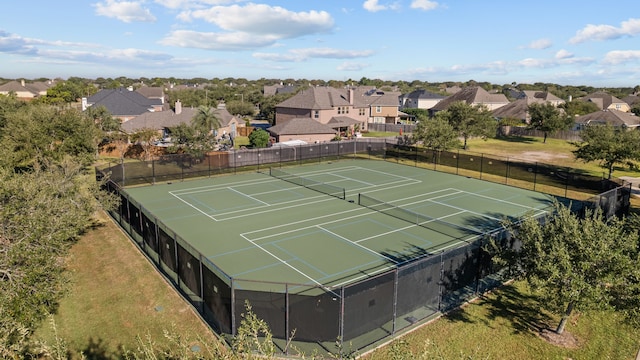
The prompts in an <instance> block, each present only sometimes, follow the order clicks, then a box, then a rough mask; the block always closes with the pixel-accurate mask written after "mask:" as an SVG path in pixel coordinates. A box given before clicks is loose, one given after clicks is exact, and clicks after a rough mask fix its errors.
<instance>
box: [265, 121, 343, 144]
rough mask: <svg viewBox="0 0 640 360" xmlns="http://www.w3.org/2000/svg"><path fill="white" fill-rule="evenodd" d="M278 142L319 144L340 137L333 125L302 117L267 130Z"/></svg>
mask: <svg viewBox="0 0 640 360" xmlns="http://www.w3.org/2000/svg"><path fill="white" fill-rule="evenodd" d="M267 131H268V132H269V133H270V134H271V136H273V137H274V138H275V140H276V142H278V143H280V142H287V141H295V140H297V141H304V142H306V143H317V142H327V141H331V140H332V139H334V138H335V137H336V136H337V135H338V130H336V129H334V128H332V125H326V124H322V123H320V122H318V121H317V120H315V119H312V118H308V117H302V118H293V119H290V120H289V121H285V122H283V123H280V124H277V125H274V126H272V127H270V128H268V129H267Z"/></svg>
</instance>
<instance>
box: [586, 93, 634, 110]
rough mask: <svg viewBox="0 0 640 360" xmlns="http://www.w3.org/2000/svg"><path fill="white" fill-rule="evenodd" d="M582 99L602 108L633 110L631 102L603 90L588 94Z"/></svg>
mask: <svg viewBox="0 0 640 360" xmlns="http://www.w3.org/2000/svg"><path fill="white" fill-rule="evenodd" d="M581 100H582V101H589V102H592V103H594V104H596V105H597V106H598V108H599V109H600V110H618V111H624V112H629V111H631V106H629V104H627V103H626V102H624V101H622V100H620V99H618V98H617V97H615V96H613V95H609V94H607V93H606V92H603V91H597V92H594V93H591V94H589V95H587V96H583V97H582V98H581Z"/></svg>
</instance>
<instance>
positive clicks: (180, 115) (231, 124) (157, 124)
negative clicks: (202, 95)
mask: <svg viewBox="0 0 640 360" xmlns="http://www.w3.org/2000/svg"><path fill="white" fill-rule="evenodd" d="M196 113H197V109H195V108H183V107H182V103H181V102H180V100H178V101H176V103H175V110H167V111H158V112H146V113H144V114H142V115H139V116H136V117H135V118H133V119H131V120H129V121H127V122H124V123H123V124H122V130H123V131H124V132H126V133H128V134H132V133H135V132H136V131H140V130H143V129H153V130H157V131H158V136H159V137H162V138H165V137H168V136H170V134H169V131H168V129H169V128H171V127H175V126H178V125H180V124H191V119H193V117H194V116H195V115H196ZM214 113H215V114H216V116H217V117H218V119H219V120H220V127H219V128H218V137H220V136H222V135H223V134H225V135H226V134H229V135H231V136H232V137H235V136H237V132H238V128H239V127H244V126H245V123H244V121H241V120H238V119H237V118H236V117H235V116H233V115H231V114H230V113H229V112H228V111H227V110H226V109H225V108H224V106H220V107H219V108H218V109H216V110H215V111H214Z"/></svg>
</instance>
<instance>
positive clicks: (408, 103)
mask: <svg viewBox="0 0 640 360" xmlns="http://www.w3.org/2000/svg"><path fill="white" fill-rule="evenodd" d="M445 97H446V96H443V95H439V94H436V93H433V92H431V91H428V90H424V89H418V90H414V91H412V92H410V93H408V94H406V95H401V96H400V108H401V109H406V108H408V109H431V108H432V107H434V106H435V105H436V104H437V103H439V102H440V101H442V100H443V99H444V98H445Z"/></svg>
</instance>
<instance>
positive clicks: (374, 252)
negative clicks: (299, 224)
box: [316, 225, 398, 264]
mask: <svg viewBox="0 0 640 360" xmlns="http://www.w3.org/2000/svg"><path fill="white" fill-rule="evenodd" d="M316 227H317V228H318V229H320V230H323V231H326V232H328V233H329V234H331V235H333V236H335V237H337V238H339V239H341V240H343V241H346V242H348V243H350V244H355V245H356V246H357V247H359V248H361V249H364V250H366V251H369V252H371V253H373V254H376V256H379V257H381V258H383V259H386V260H388V261H390V262H392V263H394V264H397V263H398V262H397V261H395V260H393V259H392V258H390V257H387V256H384V255H382V254H381V253H379V252H377V251H373V250H371V249H369V248H368V247H366V246H362V245H360V244H359V243H358V242H356V241H351V240H349V239H347V238H346V237H344V236H342V235H338V234H336V233H334V232H333V231H331V230H328V229H325V228H323V227H322V226H320V225H316Z"/></svg>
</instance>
